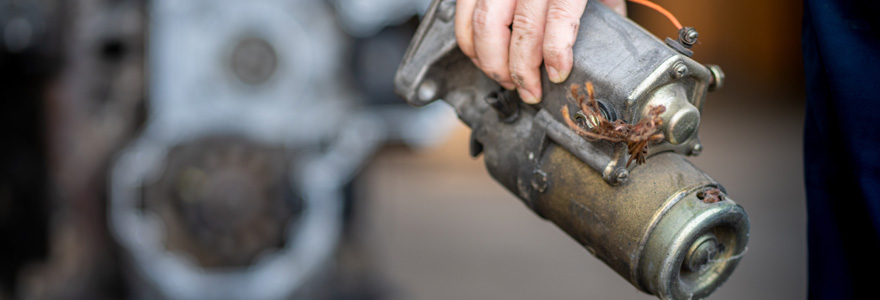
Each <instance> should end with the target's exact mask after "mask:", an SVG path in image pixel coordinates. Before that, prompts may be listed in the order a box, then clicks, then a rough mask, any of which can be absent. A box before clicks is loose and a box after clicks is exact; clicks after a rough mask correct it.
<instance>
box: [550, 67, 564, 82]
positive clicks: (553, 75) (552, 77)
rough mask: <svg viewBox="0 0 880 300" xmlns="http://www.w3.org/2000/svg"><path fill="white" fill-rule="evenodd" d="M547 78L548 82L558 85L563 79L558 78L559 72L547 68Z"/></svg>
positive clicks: (552, 68)
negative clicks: (548, 78)
mask: <svg viewBox="0 0 880 300" xmlns="http://www.w3.org/2000/svg"><path fill="white" fill-rule="evenodd" d="M547 77H550V81H552V82H554V83H560V82H562V81H564V80H565V79H563V78H559V71H556V68H554V67H551V66H547Z"/></svg>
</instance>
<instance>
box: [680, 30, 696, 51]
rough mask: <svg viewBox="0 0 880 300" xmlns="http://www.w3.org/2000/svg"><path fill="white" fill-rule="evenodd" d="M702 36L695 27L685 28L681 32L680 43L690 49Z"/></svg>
mask: <svg viewBox="0 0 880 300" xmlns="http://www.w3.org/2000/svg"><path fill="white" fill-rule="evenodd" d="M699 37H700V34H699V33H698V32H697V30H696V29H694V28H693V27H684V28H682V29H681V30H680V31H679V35H678V41H679V42H681V44H682V45H684V46H685V47H688V48H690V47H691V46H693V45H694V44H696V43H697V38H699Z"/></svg>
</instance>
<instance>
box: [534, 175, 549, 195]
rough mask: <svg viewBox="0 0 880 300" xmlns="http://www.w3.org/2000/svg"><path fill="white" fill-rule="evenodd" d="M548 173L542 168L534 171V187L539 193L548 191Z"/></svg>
mask: <svg viewBox="0 0 880 300" xmlns="http://www.w3.org/2000/svg"><path fill="white" fill-rule="evenodd" d="M547 186H548V183H547V173H544V171H541V170H535V171H534V172H532V188H533V189H535V190H536V191H538V193H543V192H545V191H547Z"/></svg>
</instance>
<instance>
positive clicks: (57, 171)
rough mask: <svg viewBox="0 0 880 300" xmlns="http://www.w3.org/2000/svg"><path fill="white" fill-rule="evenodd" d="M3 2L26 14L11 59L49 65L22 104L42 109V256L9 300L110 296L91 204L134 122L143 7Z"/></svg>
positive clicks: (106, 257)
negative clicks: (28, 56) (36, 57)
mask: <svg viewBox="0 0 880 300" xmlns="http://www.w3.org/2000/svg"><path fill="white" fill-rule="evenodd" d="M10 3H12V6H14V7H19V8H27V9H29V11H30V13H26V14H25V15H26V16H27V17H26V18H25V19H26V20H28V23H30V24H31V25H32V26H28V27H29V28H32V29H33V30H32V31H31V33H32V34H31V37H32V38H31V39H29V40H30V42H29V43H27V44H28V46H26V47H24V48H22V49H23V50H22V51H24V52H21V53H29V52H31V51H39V52H41V53H44V54H45V55H46V57H45V62H46V63H50V64H53V66H54V67H56V69H54V70H53V72H52V74H51V76H50V77H49V80H48V82H47V84H46V85H45V86H44V88H43V89H42V90H41V91H40V92H39V94H38V97H35V99H30V101H34V102H35V103H40V105H42V110H41V111H40V112H39V113H38V114H39V117H37V118H36V119H37V120H42V122H43V124H40V125H39V126H36V127H35V128H37V130H40V131H41V132H39V133H38V134H39V137H38V138H40V139H43V140H45V143H46V144H45V149H44V150H43V151H44V153H45V159H46V162H47V164H46V166H45V168H46V170H47V171H48V172H47V173H48V175H49V176H48V177H47V179H48V182H47V183H46V188H45V191H46V193H48V203H47V212H46V213H47V215H48V218H47V219H46V220H44V222H46V225H47V227H48V230H47V233H46V236H45V237H43V238H44V239H45V243H46V246H47V249H46V256H45V259H41V260H39V261H34V262H32V263H29V264H28V265H27V266H24V267H22V268H21V269H20V270H17V271H16V273H17V274H16V277H17V278H16V282H15V283H14V287H13V289H14V291H13V292H12V293H13V297H15V298H17V299H59V298H67V299H70V298H81V299H106V298H119V296H120V294H119V289H117V288H113V287H114V286H116V283H117V282H116V281H115V280H116V279H115V278H118V277H119V276H118V274H116V273H115V269H114V268H113V267H112V266H113V263H114V258H115V253H114V251H113V250H112V242H111V241H110V239H109V236H108V234H107V229H106V223H105V221H104V220H105V218H104V206H103V203H102V202H101V199H102V197H103V195H104V194H105V190H104V187H105V186H104V181H105V179H104V178H105V171H106V165H107V164H108V162H109V160H110V156H111V155H112V153H113V152H114V151H115V150H117V149H118V148H119V147H120V146H121V145H122V144H123V143H124V142H125V141H126V139H127V138H128V137H129V136H130V135H131V134H132V133H133V132H134V131H135V130H136V129H137V128H138V126H139V125H140V121H141V120H142V117H141V116H142V113H143V110H142V108H143V101H144V98H145V97H144V78H143V72H144V68H143V62H144V61H143V46H144V44H143V39H144V27H143V25H144V23H143V22H144V18H143V15H142V13H143V4H144V3H143V1H138V0H126V1H36V0H35V1H11V2H10ZM13 11H15V10H10V12H13ZM4 12H6V10H4ZM34 12H43V13H34ZM15 28H18V29H21V28H24V27H21V26H16V27H15ZM38 65H40V64H39V63H36V64H31V65H28V67H27V68H28V69H29V68H32V67H34V66H38ZM18 79H19V80H27V79H25V78H18ZM18 88H20V87H12V90H15V89H18ZM16 100H18V99H16ZM17 126H26V125H25V124H19V125H17ZM17 126H16V127H17ZM12 128H15V127H12ZM43 151H35V152H33V153H34V154H37V153H40V152H43ZM35 167H39V166H35ZM18 196H19V197H26V195H18ZM14 200H15V201H17V202H21V201H26V200H25V199H22V198H18V199H14ZM16 230H22V231H25V232H27V231H29V228H16ZM33 238H41V237H39V236H35V237H33Z"/></svg>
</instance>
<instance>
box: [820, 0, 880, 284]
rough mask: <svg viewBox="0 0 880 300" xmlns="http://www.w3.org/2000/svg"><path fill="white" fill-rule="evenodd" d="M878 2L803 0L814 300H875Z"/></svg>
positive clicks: (878, 267)
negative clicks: (870, 299)
mask: <svg viewBox="0 0 880 300" xmlns="http://www.w3.org/2000/svg"><path fill="white" fill-rule="evenodd" d="M878 2H880V1H873V0H871V1H853V0H805V1H804V23H803V50H804V73H805V76H806V92H807V104H806V123H805V128H804V172H805V179H806V189H807V223H808V224H807V230H808V246H809V249H808V252H809V297H810V299H835V300H839V299H867V298H865V297H868V298H872V297H870V295H875V296H874V297H876V294H877V292H876V289H875V287H876V285H877V284H878V281H877V277H878V276H877V274H878V273H877V272H878V271H880V257H878V255H880V34H878V32H880V3H878Z"/></svg>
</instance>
